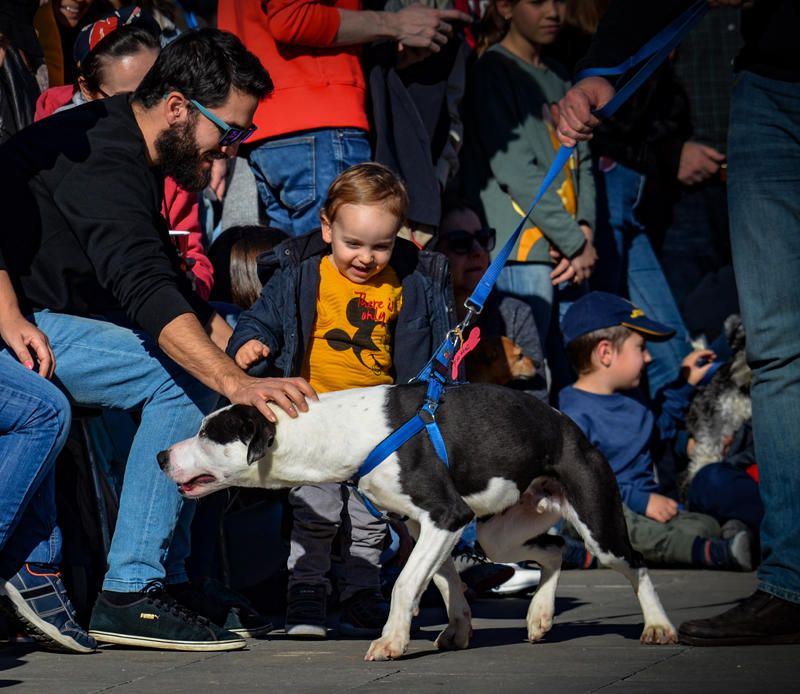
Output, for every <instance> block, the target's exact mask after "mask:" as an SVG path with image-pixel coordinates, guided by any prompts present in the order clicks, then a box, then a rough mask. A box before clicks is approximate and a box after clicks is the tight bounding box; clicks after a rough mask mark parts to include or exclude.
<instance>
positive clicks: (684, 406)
mask: <svg viewBox="0 0 800 694" xmlns="http://www.w3.org/2000/svg"><path fill="white" fill-rule="evenodd" d="M695 390H696V389H695V387H694V386H692V385H689V384H688V383H687V382H686V381H684V380H682V379H681V380H678V381H675V383H673V384H671V385H668V386H666V387H665V388H664V389H663V390H662V391H661V396H660V398H659V399H660V402H659V408H658V410H659V414H658V419H657V420H656V426H657V427H658V432H659V437H660V439H661V440H662V441H672V440H673V439H675V437H676V436H677V435H678V431H679V429H681V428H682V427H681V425H682V424H683V422H684V421H685V420H686V412H687V410H688V409H689V403H691V401H692V398H693V397H694V393H695Z"/></svg>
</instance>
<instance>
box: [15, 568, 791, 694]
mask: <svg viewBox="0 0 800 694" xmlns="http://www.w3.org/2000/svg"><path fill="white" fill-rule="evenodd" d="M653 579H654V582H655V584H656V587H657V589H658V591H659V594H660V595H661V599H662V602H663V603H664V605H665V607H666V609H667V613H668V614H669V615H670V617H671V619H672V621H673V622H674V623H675V625H676V626H677V625H678V624H679V623H680V622H681V621H683V620H685V619H691V618H696V617H705V616H710V615H713V614H716V613H717V612H719V611H721V610H722V609H724V608H726V607H727V606H729V605H731V604H733V603H734V602H735V601H736V600H737V599H738V598H741V597H744V596H745V595H748V594H750V592H752V590H753V589H754V587H755V577H754V575H753V574H736V573H723V572H709V571H654V572H653ZM526 610H527V600H525V599H520V598H487V599H481V600H478V601H477V602H475V603H474V604H473V617H474V628H475V635H474V637H473V640H472V646H471V648H470V649H469V650H466V651H459V652H448V653H439V652H437V651H436V649H435V648H434V646H433V640H434V639H435V637H436V634H437V633H438V631H439V628H441V626H442V623H443V621H444V612H443V610H438V609H425V610H423V611H422V613H421V615H420V618H421V625H422V630H421V631H420V632H419V634H418V635H417V638H415V639H414V640H413V641H412V642H411V645H410V647H409V650H408V654H407V655H406V656H405V657H404V658H403V659H401V660H397V661H392V662H386V663H367V662H364V661H363V656H364V653H365V652H366V649H367V645H368V642H367V641H360V640H339V639H336V638H331V639H329V640H327V641H318V642H302V641H292V640H289V639H286V638H285V637H284V636H283V634H282V632H280V631H277V632H274V633H273V634H271V635H270V637H269V638H267V639H264V640H253V641H250V642H249V648H248V649H247V650H244V651H236V652H231V653H218V654H213V653H212V654H198V653H171V652H162V651H147V650H134V649H122V648H119V647H108V648H104V649H102V650H101V652H99V653H97V654H94V655H87V656H68V655H57V654H53V653H44V652H41V651H31V650H26V649H22V648H19V647H16V648H10V647H5V648H0V687H13V688H14V691H19V692H37V693H38V692H58V693H59V694H62V693H63V694H70V693H73V692H74V693H79V692H80V693H84V692H109V691H112V692H114V693H115V694H117V693H119V694H122V693H133V692H136V693H139V692H142V693H145V694H147V693H153V694H172V693H173V692H175V693H180V692H189V693H191V694H201V693H203V694H204V693H205V692H208V693H209V694H210V693H211V692H247V691H286V692H326V693H327V692H347V691H357V692H386V693H394V692H402V693H403V694H408V693H409V692H411V691H414V692H457V693H458V694H466V693H471V692H481V693H483V692H493V690H494V692H496V694H500V693H501V692H503V694H505V693H506V692H533V691H536V692H537V693H539V692H543V693H547V692H558V693H559V694H571V693H572V692H597V691H603V692H648V693H650V692H656V693H657V692H670V693H677V694H688V693H691V692H704V693H705V692H724V693H725V694H738V693H740V692H741V693H745V692H746V693H748V694H749V693H750V692H767V693H768V694H778V693H779V692H793V693H797V692H800V645H798V646H760V647H759V646H753V647H735V648H690V647H686V646H642V645H640V644H639V641H638V637H639V633H640V632H641V626H642V620H641V615H640V613H639V610H638V606H637V604H636V599H635V597H634V596H633V593H632V592H631V589H630V587H629V586H628V585H627V584H626V583H625V581H624V579H622V577H621V576H619V575H618V574H616V573H615V572H612V571H607V570H596V571H567V572H564V574H562V581H561V584H560V586H559V590H558V601H557V614H556V624H555V626H554V627H553V630H552V631H551V632H550V634H549V635H548V637H547V639H546V640H545V641H544V642H542V643H539V644H536V645H532V644H529V643H526V642H525V640H524V637H525V612H526Z"/></svg>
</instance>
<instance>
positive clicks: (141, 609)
mask: <svg viewBox="0 0 800 694" xmlns="http://www.w3.org/2000/svg"><path fill="white" fill-rule="evenodd" d="M89 634H90V635H91V636H93V637H94V638H96V639H97V640H98V641H100V642H102V643H115V644H121V645H123V646H139V647H142V648H160V649H166V650H173V651H231V650H235V649H237V648H244V647H245V645H246V642H245V640H244V639H243V638H240V637H238V636H236V634H232V633H231V632H229V631H226V630H225V629H222V628H221V627H218V626H217V625H216V624H214V623H213V622H210V621H209V620H208V619H206V618H205V617H202V616H201V615H199V614H197V613H196V612H192V611H191V610H190V609H189V608H187V607H185V606H184V605H182V604H181V603H179V602H178V601H177V600H175V598H173V597H172V596H171V595H170V594H169V593H167V591H166V590H165V588H164V585H163V584H162V583H161V582H159V581H153V582H152V583H150V584H148V586H147V587H146V588H145V589H144V590H143V591H142V592H141V593H131V594H130V595H128V594H126V593H115V592H111V591H103V592H102V593H101V594H100V595H99V597H98V598H97V602H96V603H95V606H94V610H92V619H91V623H90V624H89Z"/></svg>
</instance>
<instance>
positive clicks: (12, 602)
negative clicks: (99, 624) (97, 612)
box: [0, 564, 97, 653]
mask: <svg viewBox="0 0 800 694" xmlns="http://www.w3.org/2000/svg"><path fill="white" fill-rule="evenodd" d="M0 603H2V606H3V608H4V611H6V612H7V613H9V614H10V615H11V616H13V617H15V618H16V619H17V620H19V622H21V623H22V625H23V626H24V628H25V631H26V632H27V634H28V636H30V637H31V638H32V639H34V640H35V641H37V642H38V643H40V644H41V645H42V646H43V647H44V648H47V649H49V650H57V651H64V652H66V653H91V652H92V651H94V650H95V649H96V648H97V642H96V641H95V640H94V639H93V638H92V637H91V636H89V635H88V634H87V633H86V631H85V630H84V629H83V627H81V626H80V625H79V624H78V621H77V619H76V617H75V608H74V607H73V606H72V603H71V602H70V600H69V597H68V596H67V590H66V588H65V587H64V584H63V582H62V581H61V574H60V573H58V571H55V570H54V569H53V568H52V567H49V566H45V565H42V564H25V565H24V566H23V567H22V569H20V570H19V571H18V572H17V573H16V574H14V575H13V576H12V577H11V578H9V579H8V580H2V579H0Z"/></svg>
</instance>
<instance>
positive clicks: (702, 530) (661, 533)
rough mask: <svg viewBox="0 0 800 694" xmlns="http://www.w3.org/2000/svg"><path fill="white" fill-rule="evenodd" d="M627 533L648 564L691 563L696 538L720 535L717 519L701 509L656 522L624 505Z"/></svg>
mask: <svg viewBox="0 0 800 694" xmlns="http://www.w3.org/2000/svg"><path fill="white" fill-rule="evenodd" d="M623 509H624V511H625V522H626V523H627V524H628V537H629V538H630V540H631V544H632V545H633V548H634V549H635V550H636V551H637V552H641V554H642V556H643V557H644V560H645V561H646V562H647V563H648V564H684V565H690V564H691V563H692V545H693V544H694V541H695V538H697V537H702V538H715V537H719V534H720V527H719V523H717V521H716V520H715V519H714V518H712V517H711V516H707V515H705V514H704V513H692V512H690V511H680V512H679V513H678V515H677V516H675V517H674V518H673V519H672V520H671V521H669V522H667V523H659V522H658V521H655V520H652V519H651V518H648V517H647V516H643V515H640V514H638V513H634V512H633V511H631V510H630V509H629V508H628V507H627V506H624V505H623Z"/></svg>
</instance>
